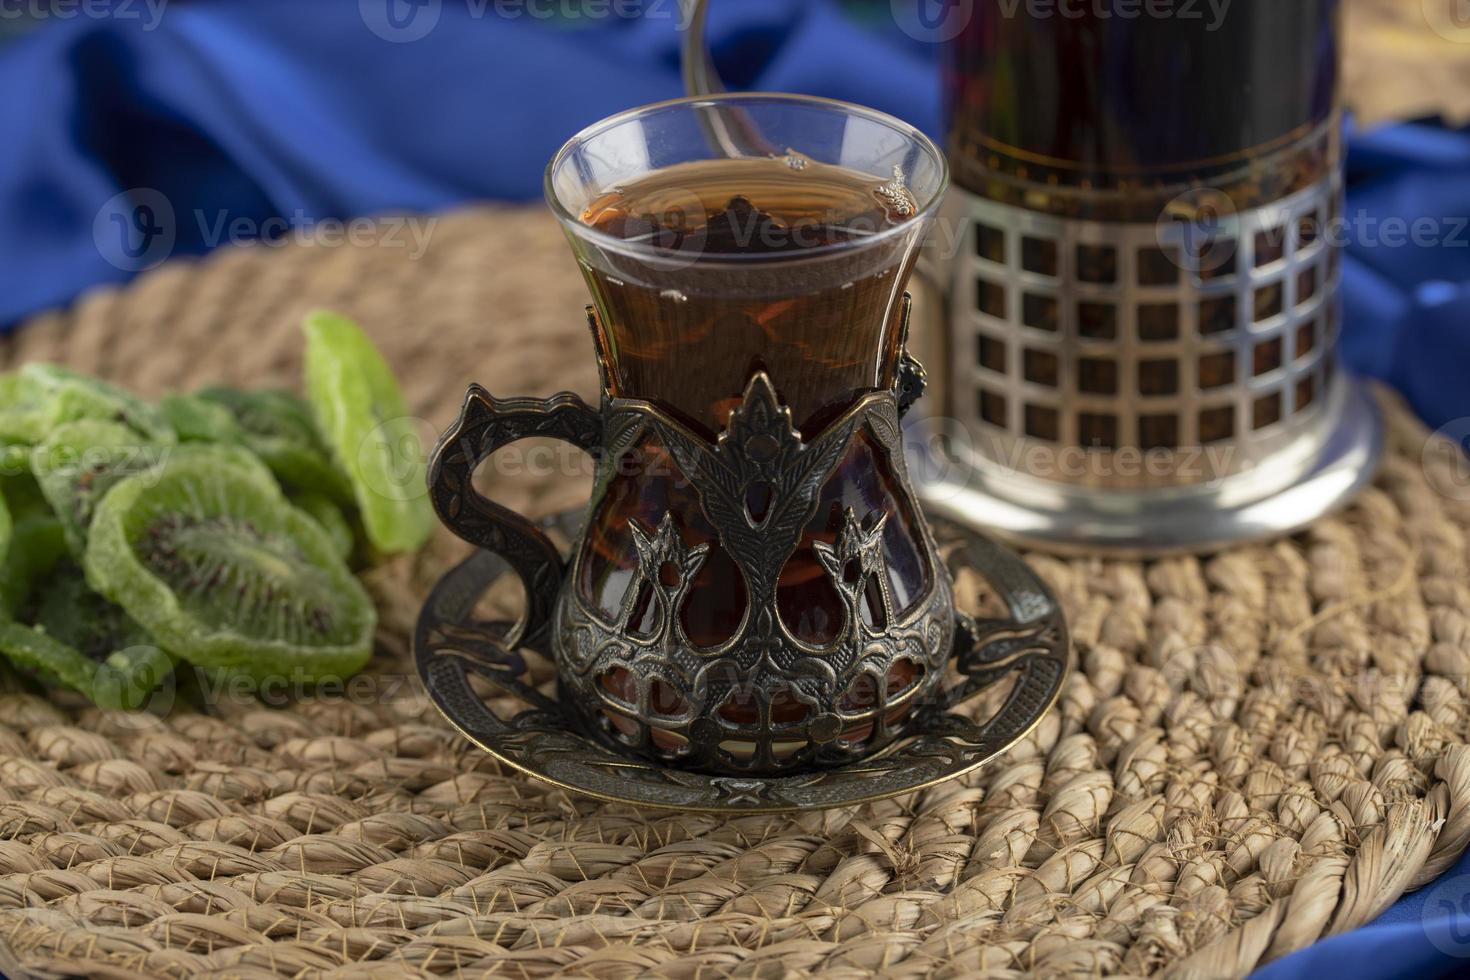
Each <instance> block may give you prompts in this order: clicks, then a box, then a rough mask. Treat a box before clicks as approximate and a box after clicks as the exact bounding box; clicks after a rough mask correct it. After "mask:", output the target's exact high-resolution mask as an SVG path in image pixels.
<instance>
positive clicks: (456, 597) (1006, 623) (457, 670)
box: [413, 515, 1068, 814]
mask: <svg viewBox="0 0 1470 980" xmlns="http://www.w3.org/2000/svg"><path fill="white" fill-rule="evenodd" d="M573 522H574V518H571V517H570V516H569V515H559V516H558V517H556V518H553V519H552V523H554V524H556V525H559V526H561V527H563V528H565V527H566V526H567V525H569V524H571V523H573ZM934 531H935V535H936V537H937V538H938V541H939V544H940V547H941V551H942V552H943V553H944V555H945V556H946V559H947V562H948V565H949V568H950V571H951V574H952V576H953V577H954V580H955V585H956V589H957V599H958V601H959V603H960V605H961V607H962V609H961V611H960V612H959V613H958V614H957V619H958V623H957V630H956V638H955V645H954V649H955V653H954V655H953V657H952V660H951V667H952V670H951V672H950V673H951V676H950V678H949V681H950V682H949V684H948V686H947V687H946V688H945V689H944V690H943V691H941V692H940V693H939V694H938V695H937V696H936V697H935V698H933V699H931V703H928V704H926V705H924V706H923V707H921V708H920V709H919V710H918V711H916V712H915V714H914V716H913V718H912V719H911V720H910V722H909V723H908V726H907V733H906V734H905V735H904V736H903V737H902V738H900V739H899V740H898V741H896V742H894V743H891V744H890V745H888V746H887V747H885V748H884V749H882V750H880V751H878V752H876V753H875V754H873V755H871V756H869V757H867V758H864V759H861V760H859V761H856V762H851V763H848V764H845V765H841V766H837V767H833V768H827V769H818V770H812V771H806V772H802V773H797V774H791V775H781V776H772V777H750V776H740V777H736V776H719V775H711V774H708V773H702V772H698V771H693V770H687V769H677V768H672V767H668V766H664V765H661V764H659V763H657V762H654V761H650V760H648V759H645V758H641V757H637V756H634V755H632V754H630V753H628V752H627V751H626V750H624V749H622V748H620V747H618V746H616V745H613V744H611V743H610V742H606V741H604V740H602V738H601V737H599V736H597V735H594V734H586V733H584V732H583V730H582V729H581V728H580V726H579V724H578V722H577V721H576V720H575V719H576V714H575V713H574V712H572V711H569V710H566V709H565V708H564V706H563V705H562V704H561V703H560V702H559V701H558V700H557V698H556V696H555V681H554V677H555V669H554V668H553V667H552V666H551V665H550V664H549V663H547V664H546V665H545V669H544V670H541V671H536V670H534V669H533V668H534V666H535V661H536V660H537V659H540V655H539V654H536V653H533V652H528V651H522V650H517V649H511V648H507V647H506V646H505V645H504V644H503V643H502V637H503V636H505V634H506V630H507V629H508V628H509V624H507V623H501V622H490V621H484V620H481V619H478V618H477V617H476V613H475V609H476V605H477V604H478V603H479V601H480V600H481V598H482V597H483V596H484V595H485V593H486V592H487V591H488V590H489V589H490V588H491V586H492V585H494V584H495V583H496V581H497V580H498V579H500V578H501V577H502V576H503V575H505V574H506V573H507V572H509V571H510V569H509V566H508V565H507V564H506V563H505V562H504V561H503V560H501V559H500V558H498V557H496V556H495V555H493V554H490V553H489V552H484V551H481V552H477V553H476V554H474V555H473V556H471V557H470V558H469V559H467V560H466V561H465V562H463V563H462V564H460V565H459V566H457V567H456V568H454V569H453V570H451V571H450V572H449V573H448V574H447V575H445V576H444V578H443V579H442V580H441V581H440V582H439V584H438V585H437V586H435V588H434V590H433V592H432V593H431V594H430V596H429V599H428V601H427V602H426V603H425V605H424V608H423V611H422V613H421V614H420V616H419V621H418V626H417V628H416V630H415V632H414V643H413V651H414V660H415V663H416V665H417V667H418V672H419V676H420V677H421V678H422V679H423V682H424V687H425V688H426V689H427V691H428V694H429V697H430V698H431V699H432V700H433V702H434V704H435V706H436V707H438V709H439V711H440V712H441V713H442V714H443V715H444V717H445V718H446V719H448V721H449V722H450V724H452V725H453V726H454V727H455V728H457V729H458V730H459V731H460V732H461V733H462V734H463V735H464V736H465V737H466V738H468V739H469V740H470V741H471V742H473V743H474V744H475V745H477V746H479V747H480V748H482V749H484V750H485V751H486V752H488V753H490V754H491V755H492V756H494V757H495V758H496V759H498V760H499V761H500V762H502V763H504V764H505V765H507V766H510V767H511V768H513V769H517V770H519V771H521V772H524V773H526V774H527V775H530V776H533V777H535V778H537V779H540V780H544V781H545V782H548V783H551V784H553V785H556V786H559V787H561V788H563V789H567V790H572V791H574V792H577V793H583V794H586V795H588V796H593V797H596V798H598V799H601V800H606V801H609V802H617V803H625V804H631V805H634V806H645V807H659V808H667V809H679V810H703V811H715V812H720V813H726V814H733V813H774V812H782V811H793V810H815V809H825V808H829V807H838V806H849V805H853V804H858V803H866V802H870V801H873V800H880V799H885V798H887V797H890V796H898V795H900V794H903V793H909V792H913V791H915V790H919V789H923V788H924V787H927V786H932V785H934V784H936V783H940V782H943V781H945V780H948V779H952V778H954V777H956V776H960V775H963V774H964V773H967V772H970V771H972V770H974V769H976V768H978V767H980V766H982V765H984V764H985V763H987V762H990V761H991V760H993V759H995V758H996V757H997V756H999V755H1000V754H1001V753H1003V752H1004V751H1006V749H1008V748H1009V747H1010V746H1012V745H1014V744H1015V743H1016V742H1017V741H1018V740H1019V739H1021V738H1022V737H1024V736H1025V735H1026V734H1027V733H1028V732H1029V731H1030V730H1031V729H1032V728H1033V727H1034V726H1035V725H1036V724H1037V723H1038V722H1039V721H1040V720H1041V717H1042V716H1043V715H1044V714H1045V713H1046V712H1047V710H1048V709H1050V708H1051V706H1052V705H1053V704H1054V703H1055V701H1056V699H1057V696H1058V694H1059V693H1060V691H1061V687H1062V681H1063V679H1064V678H1065V676H1066V672H1067V667H1068V640H1067V626H1066V622H1065V620H1064V619H1063V617H1062V612H1061V608H1060V607H1059V606H1058V604H1057V601H1056V598H1055V597H1054V596H1053V595H1052V593H1051V591H1050V590H1049V589H1048V588H1047V587H1046V585H1045V584H1044V583H1043V582H1042V581H1041V579H1040V578H1038V577H1037V575H1036V574H1035V573H1034V572H1033V571H1032V570H1031V569H1030V568H1028V567H1027V566H1026V564H1025V563H1024V562H1023V561H1022V560H1021V559H1020V557H1019V556H1017V555H1016V554H1015V553H1013V552H1011V551H1009V550H1007V549H1005V548H1003V547H1001V546H1000V545H998V544H996V543H995V542H994V541H992V540H990V539H989V538H987V537H984V536H983V535H980V534H977V533H976V532H974V531H970V530H968V529H965V528H962V527H960V526H959V525H956V524H951V523H948V522H943V521H940V522H936V523H935V527H934ZM572 536H573V535H568V537H572ZM967 570H968V571H970V572H973V573H977V574H978V575H979V576H980V578H981V579H983V580H985V581H986V582H987V583H988V585H989V588H990V590H991V601H992V602H994V603H998V604H999V605H1000V606H1003V607H1004V609H1005V613H1004V615H1002V616H996V617H994V618H975V616H976V615H978V614H979V613H980V612H981V611H982V610H980V609H978V608H977V607H976V606H975V603H976V602H977V601H978V600H979V597H978V596H971V595H966V594H965V591H966V587H967V585H966V584H967V581H968V579H967V575H966V572H967ZM967 605H969V606H970V608H964V607H966V606H967ZM538 674H539V676H535V675H538ZM472 675H479V676H480V677H481V678H483V679H484V680H485V681H487V682H488V683H489V685H490V686H491V687H492V688H493V689H494V690H495V692H496V696H494V697H491V698H487V697H485V696H482V694H480V693H479V692H477V691H476V689H475V688H474V687H473V686H472V685H471V681H470V678H471V676H472ZM1008 685H1009V686H1008Z"/></svg>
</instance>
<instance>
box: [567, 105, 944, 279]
mask: <svg viewBox="0 0 1470 980" xmlns="http://www.w3.org/2000/svg"><path fill="white" fill-rule="evenodd" d="M772 103H774V104H781V103H786V104H790V105H801V106H807V107H809V108H815V109H827V110H830V111H833V112H836V113H839V114H842V115H846V116H854V117H858V118H862V119H867V120H870V121H872V122H875V123H878V124H879V125H882V126H886V127H888V128H889V129H891V130H893V131H894V132H896V133H898V134H899V135H901V136H903V137H904V138H906V139H909V140H911V141H912V142H913V143H914V145H915V146H916V147H917V148H918V149H919V150H920V152H923V153H925V154H927V155H928V156H929V157H931V158H932V160H933V162H934V164H935V168H936V172H937V174H938V179H937V180H936V181H935V184H934V189H933V191H932V192H931V193H930V194H929V196H928V198H927V199H926V200H924V201H923V202H922V203H921V204H919V205H918V206H917V207H915V209H914V212H913V214H909V215H905V216H904V217H903V219H902V220H901V221H898V222H896V223H894V224H892V225H890V226H889V227H887V228H884V229H883V230H882V231H878V232H874V233H873V234H871V235H864V236H862V237H859V238H852V239H847V240H844V241H838V242H831V243H828V244H825V245H818V246H815V247H812V248H807V249H803V250H802V251H801V252H800V253H798V254H792V253H789V252H787V253H776V254H770V253H751V252H745V253H741V252H734V253H732V252H721V253H711V254H707V255H701V256H700V257H699V261H700V263H701V264H703V265H723V264H729V265H741V264H749V263H770V262H786V263H789V262H792V261H804V260H806V259H809V258H818V257H821V256H826V255H831V254H834V253H838V252H852V251H856V250H859V249H864V248H868V247H870V246H873V245H877V244H879V243H882V242H886V241H889V240H890V239H893V238H898V237H900V236H902V235H905V234H910V233H912V232H913V230H914V229H915V227H917V226H920V225H922V224H923V223H925V222H927V221H928V219H929V218H930V217H931V216H932V215H933V214H934V212H935V211H936V210H938V208H939V205H940V203H941V202H942V201H943V200H944V196H945V192H946V191H947V190H948V188H949V160H948V158H947V157H946V156H945V154H944V152H943V151H942V150H941V149H940V148H939V146H938V145H937V144H936V143H935V142H934V141H933V140H932V139H930V138H929V136H928V135H927V134H926V133H924V131H923V130H921V129H919V128H918V127H916V126H914V125H912V124H910V123H907V122H904V121H903V120H902V119H900V118H899V117H897V116H894V115H890V114H889V113H886V112H882V111H880V110H878V109H874V108H871V107H869V106H865V105H860V104H859V103H856V102H847V101H845V100H842V99H829V98H826V97H824V96H820V95H800V94H795V93H791V92H718V93H712V94H709V95H686V96H683V97H681V98H677V99H664V100H663V101H660V102H649V103H646V104H644V105H640V106H634V107H632V108H630V109H624V110H623V111H621V112H616V113H613V114H612V115H610V116H605V117H603V118H602V119H599V120H597V121H596V122H594V123H592V124H590V125H588V126H585V127H583V128H582V129H581V130H579V131H578V132H577V133H576V134H574V135H573V136H572V137H570V138H569V139H568V140H567V141H566V142H565V143H563V144H562V145H561V147H560V148H559V149H558V150H557V151H556V153H555V154H553V155H552V157H551V161H550V162H549V163H547V165H546V170H545V172H544V175H543V179H542V192H543V194H544V195H545V197H546V203H547V206H548V207H550V208H551V211H552V213H553V214H555V215H556V217H557V219H558V220H559V221H560V222H561V224H562V225H563V226H564V227H565V228H566V229H567V230H568V231H569V232H571V233H572V234H574V235H576V236H577V237H579V238H582V239H586V240H587V241H590V242H594V243H596V244H599V245H601V246H602V247H604V248H607V249H609V250H611V251H613V252H618V253H622V254H625V255H636V256H644V257H647V258H649V259H652V260H655V261H658V260H660V259H667V258H668V257H669V256H670V254H671V252H670V250H669V249H667V248H660V247H659V246H657V245H649V244H646V243H643V242H637V241H631V240H629V239H626V238H620V237H618V236H617V235H613V234H611V233H609V232H605V231H602V230H601V229H599V228H594V227H593V226H592V225H589V224H587V223H586V222H584V221H583V220H582V219H581V217H580V215H579V214H577V213H574V212H573V211H572V209H571V208H569V207H567V205H566V204H565V202H563V201H562V200H561V198H560V196H558V194H557V192H556V186H555V177H556V173H557V168H558V167H559V165H560V164H562V163H563V162H564V161H565V159H566V157H567V156H568V155H569V154H570V153H572V152H574V151H575V150H576V149H577V148H578V147H579V146H582V145H583V144H585V143H587V142H588V141H589V140H591V139H593V138H594V137H596V136H599V135H601V134H602V133H605V132H607V131H609V130H611V129H614V128H615V127H617V126H621V125H624V124H626V123H628V122H631V121H632V120H635V119H637V118H639V117H640V116H646V115H650V114H653V113H655V112H659V111H663V110H666V109H672V108H677V107H680V106H687V107H690V108H696V107H699V106H705V105H731V106H734V107H736V108H738V107H740V106H750V105H758V104H772ZM649 172H650V173H651V172H652V171H651V170H650V171H649ZM875 176H876V175H875Z"/></svg>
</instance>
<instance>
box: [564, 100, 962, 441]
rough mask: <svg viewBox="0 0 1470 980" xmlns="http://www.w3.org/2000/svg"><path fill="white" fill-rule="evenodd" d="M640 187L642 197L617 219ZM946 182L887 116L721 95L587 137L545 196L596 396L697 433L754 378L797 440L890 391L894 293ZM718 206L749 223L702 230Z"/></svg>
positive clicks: (935, 156)
mask: <svg viewBox="0 0 1470 980" xmlns="http://www.w3.org/2000/svg"><path fill="white" fill-rule="evenodd" d="M650 178H653V179H654V180H656V181H658V182H659V183H660V184H661V188H660V190H659V192H658V193H657V194H645V195H643V196H642V197H641V204H640V207H639V209H638V210H637V211H636V213H633V214H632V215H620V211H619V207H620V205H622V204H623V203H625V202H623V201H621V200H620V198H621V197H622V196H623V194H624V193H625V192H626V191H627V190H628V189H629V188H637V187H639V186H641V185H646V184H647V182H648V181H649V180H650ZM946 181H947V174H946V169H945V160H944V156H943V154H942V153H941V152H940V150H939V148H938V147H936V146H935V145H934V144H933V143H932V142H931V141H930V140H929V139H928V138H927V137H925V136H924V135H923V134H922V133H920V132H918V131H917V130H915V129H914V128H913V127H911V126H909V125H907V124H905V123H903V122H901V121H900V120H897V119H894V118H892V117H891V116H887V115H884V114H882V113H879V112H876V111H874V110H871V109H865V108H862V107H860V106H855V105H851V104H848V103H842V102H834V101H830V100H826V99H817V98H808V97H803V96H795V95H766V94H739V95H718V96H710V97H701V98H693V99H679V100H675V101H672V102H664V103H659V104H656V105H651V106H645V107H642V108H639V109H634V110H632V111H630V112H625V113H622V114H621V115H616V116H612V117H610V118H608V119H605V120H603V121H601V122H599V123H596V124H595V125H593V126H591V127H589V128H588V129H586V130H583V131H582V132H581V133H579V134H577V135H576V136H575V137H573V138H572V139H571V140H570V141H569V142H568V143H567V144H566V146H564V147H563V148H562V150H561V152H559V153H558V154H557V155H556V157H555V158H554V159H553V160H552V162H551V164H550V166H549V167H548V168H547V171H546V197H547V200H548V201H549V202H550V204H551V207H552V209H553V210H554V211H555V213H556V214H557V216H558V218H560V219H561V222H562V226H563V228H564V229H565V231H566V234H567V238H568V239H569V240H570V242H571V244H572V248H573V250H574V251H575V253H576V256H577V260H578V262H579V263H580V264H581V267H582V271H583V273H584V275H585V276H586V279H587V283H588V286H589V287H590V288H591V291H592V296H593V301H594V304H595V306H596V309H597V313H598V318H599V320H600V322H601V325H602V329H603V331H604V338H603V340H604V342H605V345H606V354H607V357H608V360H609V362H610V363H609V367H610V368H611V378H610V381H611V383H612V385H613V387H614V394H617V395H621V396H626V397H636V398H646V399H650V400H654V401H657V402H659V403H660V404H661V405H662V406H663V407H665V408H668V409H670V410H672V411H674V412H676V413H678V414H679V415H680V416H681V417H682V418H683V419H684V420H685V421H687V422H690V423H693V424H694V425H696V426H699V427H701V428H702V429H704V430H705V431H706V432H708V433H711V434H712V433H714V432H718V431H719V430H720V429H721V428H722V427H723V426H724V423H725V416H726V415H727V414H728V412H729V409H730V408H731V407H732V406H733V404H734V403H735V401H736V400H738V398H739V396H740V394H741V392H742V391H743V390H744V388H745V384H746V382H747V380H748V379H749V377H750V375H751V373H752V372H753V371H754V370H755V369H756V368H757V367H759V368H762V369H764V370H766V371H767V372H768V373H769V374H770V375H771V376H772V378H773V379H774V381H775V383H776V385H777V389H778V392H779V393H780V394H781V396H782V398H783V400H784V401H785V403H786V404H787V405H788V407H790V408H791V410H792V414H793V417H794V419H795V421H796V423H797V425H798V427H799V428H801V429H802V431H803V432H804V433H806V434H808V435H811V434H814V433H813V432H810V431H808V430H809V429H814V428H815V427H820V425H821V423H822V422H823V421H825V420H826V419H829V418H830V417H831V416H832V414H833V413H834V412H838V411H840V410H841V409H842V407H844V406H845V405H847V404H849V403H850V402H851V401H852V400H853V398H855V397H857V396H859V395H860V394H861V393H863V392H865V391H871V390H873V389H876V388H882V387H886V386H887V385H889V384H891V383H892V380H893V379H892V374H891V372H892V371H893V370H894V367H895V364H896V360H897V358H896V354H897V345H898V343H899V338H898V337H897V333H896V331H897V328H898V326H899V315H898V314H899V308H900V300H901V298H902V294H903V288H904V284H905V282H906V281H907V279H908V275H909V272H910V269H911V267H912V265H913V262H914V258H915V255H916V250H917V246H918V244H919V242H920V240H921V238H922V235H923V232H924V230H925V228H926V226H927V224H928V221H929V219H930V217H931V215H932V214H933V211H934V209H935V207H936V205H937V204H938V203H939V200H940V198H941V196H942V194H943V191H944V188H945V185H946ZM864 184H866V185H867V187H866V188H865V187H864ZM869 190H871V191H872V192H873V196H871V197H870V198H868V199H865V198H864V194H865V193H866V192H867V191H869ZM854 191H855V192H856V196H854V194H853V193H852V192H854ZM883 194H886V195H888V196H887V197H884V196H882V195H883ZM726 195H728V198H729V199H734V198H736V197H740V198H743V199H744V200H746V201H748V202H750V203H751V204H752V205H753V208H754V209H755V210H754V211H740V212H739V213H736V214H732V215H729V216H728V220H726V221H724V222H723V223H720V222H719V221H718V220H717V219H711V218H710V217H709V215H708V209H709V208H710V207H715V208H718V207H721V206H723V205H724V204H725V203H726ZM854 205H856V206H854ZM865 206H866V207H867V210H866V211H864V210H863V209H864V207H865ZM650 208H651V209H652V210H649V209H650ZM756 212H759V214H758V213H756ZM765 212H773V213H777V214H778V217H779V218H781V219H784V220H771V221H764V220H761V217H762V216H763V215H764V213H765ZM609 214H611V215H612V216H613V217H614V218H615V219H617V218H619V217H620V216H621V218H622V219H623V220H621V221H620V222H615V223H616V224H617V229H618V231H619V232H620V233H612V232H610V231H609V230H608V228H609V223H608V222H607V221H606V220H605V219H606V218H607V216H608V215H609ZM599 217H601V218H603V219H604V221H603V222H602V223H601V225H600V226H599V225H598V224H596V223H594V222H596V221H597V220H598V218H599ZM721 217H722V218H723V217H727V216H721Z"/></svg>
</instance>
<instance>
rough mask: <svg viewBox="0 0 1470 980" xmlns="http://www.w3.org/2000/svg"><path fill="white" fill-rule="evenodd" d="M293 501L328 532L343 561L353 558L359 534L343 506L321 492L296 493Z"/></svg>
mask: <svg viewBox="0 0 1470 980" xmlns="http://www.w3.org/2000/svg"><path fill="white" fill-rule="evenodd" d="M291 503H293V504H294V505H296V507H297V509H298V510H301V511H304V512H305V513H306V514H307V515H308V516H309V517H311V519H312V520H314V521H316V522H317V524H319V525H321V529H322V530H323V531H325V532H327V537H329V538H331V539H332V543H333V544H334V545H336V546H337V554H338V555H340V556H341V558H342V560H343V561H350V560H351V558H352V553H353V552H354V551H355V550H357V535H356V533H354V532H353V530H352V522H351V521H349V520H348V519H347V515H346V514H344V513H342V508H341V507H338V506H337V505H336V504H335V503H333V502H332V501H331V500H328V499H327V498H326V497H324V496H322V495H321V494H319V493H301V494H294V495H292V497H291Z"/></svg>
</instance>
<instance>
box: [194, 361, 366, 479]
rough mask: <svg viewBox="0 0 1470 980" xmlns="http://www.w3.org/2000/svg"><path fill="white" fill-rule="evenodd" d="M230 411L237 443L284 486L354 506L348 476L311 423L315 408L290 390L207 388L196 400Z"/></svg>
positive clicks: (314, 423)
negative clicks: (236, 434) (245, 448)
mask: <svg viewBox="0 0 1470 980" xmlns="http://www.w3.org/2000/svg"><path fill="white" fill-rule="evenodd" d="M196 397H197V398H199V399H200V400H201V401H203V402H204V403H206V404H209V405H213V406H218V407H220V408H223V409H224V410H225V411H227V412H229V413H230V415H231V417H232V421H233V422H234V424H235V427H236V431H237V432H238V434H239V435H238V439H239V441H241V442H243V443H244V445H245V446H247V447H248V448H249V449H250V450H251V451H252V452H254V453H255V454H256V455H258V456H259V457H260V458H261V459H262V460H264V461H265V464H266V465H267V466H269V467H270V468H271V472H273V473H275V474H276V477H277V478H278V479H279V480H280V481H281V482H282V483H283V484H285V485H286V486H289V487H293V488H295V489H298V490H302V491H309V492H312V493H319V494H323V495H324V496H327V497H330V498H332V499H333V500H337V501H341V502H342V503H350V502H351V501H352V485H351V484H350V483H349V482H348V480H347V474H345V473H343V472H342V470H341V469H339V468H338V467H337V465H336V464H335V463H334V462H333V461H332V451H331V449H330V448H329V447H328V446H327V444H326V442H325V440H324V439H323V438H322V434H321V432H320V431H319V430H318V429H317V426H316V422H315V421H314V420H313V419H312V415H311V407H310V406H309V405H307V404H306V402H304V401H302V400H301V399H300V398H297V397H296V396H295V395H293V394H291V393H290V392H289V391H276V390H270V389H267V390H262V391H240V390H238V389H236V388H206V389H204V390H203V391H201V392H199V393H198V395H197V396H196Z"/></svg>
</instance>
